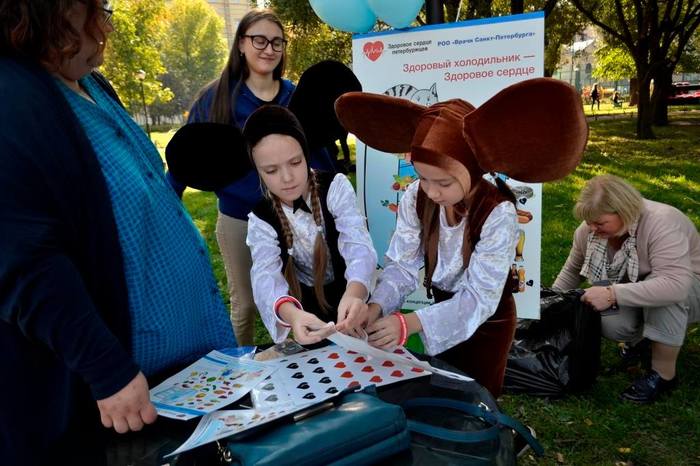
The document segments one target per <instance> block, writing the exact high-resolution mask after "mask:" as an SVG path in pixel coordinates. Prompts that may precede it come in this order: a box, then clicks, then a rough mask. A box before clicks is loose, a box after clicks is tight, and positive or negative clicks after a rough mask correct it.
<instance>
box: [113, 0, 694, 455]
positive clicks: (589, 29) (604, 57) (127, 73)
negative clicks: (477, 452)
mask: <svg viewBox="0 0 700 466" xmlns="http://www.w3.org/2000/svg"><path fill="white" fill-rule="evenodd" d="M256 3H257V2H252V4H251V2H247V1H245V0H209V1H205V0H172V1H165V0H118V1H115V2H114V7H115V14H114V24H115V29H116V32H115V33H114V34H112V36H111V37H110V44H109V47H108V49H107V58H106V61H105V65H104V66H103V67H102V71H103V72H104V73H105V74H106V75H107V77H108V78H109V79H110V80H111V81H112V83H113V84H114V86H115V88H116V89H117V91H118V93H119V95H120V97H121V98H122V100H123V102H124V104H125V106H126V108H127V109H128V110H129V111H130V113H131V114H132V115H133V116H134V118H135V119H136V120H137V121H138V122H139V123H140V124H142V126H143V127H144V129H145V130H146V131H148V132H149V133H150V134H151V137H152V139H153V140H154V142H155V143H156V145H157V146H158V148H159V149H160V150H161V152H162V151H163V149H164V147H165V145H166V144H167V142H168V141H169V139H170V137H171V136H172V134H173V132H174V130H175V129H177V128H178V127H179V126H180V125H182V124H183V122H184V120H185V119H186V116H187V110H188V109H189V107H190V105H191V103H192V102H193V100H194V99H195V98H196V96H197V94H198V92H199V90H200V89H201V87H202V86H204V85H206V84H207V83H208V82H210V81H212V80H213V79H216V77H217V76H218V74H219V73H220V72H221V69H222V67H223V66H224V63H225V61H226V58H227V55H228V50H229V46H230V43H231V42H232V40H233V37H234V34H235V31H236V27H237V24H238V21H239V20H240V18H241V17H242V16H243V15H244V14H245V13H246V12H247V11H249V9H250V8H252V7H254V6H256V5H255V4H256ZM261 4H262V5H261V6H269V7H272V8H274V9H275V10H276V11H277V13H278V14H279V15H280V17H281V18H282V20H283V21H284V23H285V26H286V30H287V33H288V35H289V40H290V42H289V46H288V49H287V56H288V66H287V76H288V77H289V78H291V79H293V80H295V79H297V78H298V76H299V75H300V74H301V72H303V70H304V69H306V68H307V67H308V66H309V65H311V64H313V63H316V62H318V61H320V60H323V59H329V58H332V59H336V60H340V61H342V62H345V63H347V64H348V65H351V34H350V33H347V32H342V31H338V30H335V29H333V28H331V27H329V26H327V25H326V24H325V23H323V22H322V21H321V20H320V19H319V18H318V17H317V16H316V15H315V14H314V12H313V11H312V9H311V7H310V5H309V3H308V2H307V1H306V0H270V1H266V2H261ZM618 5H619V8H616V6H618ZM535 10H544V11H545V16H546V22H545V34H546V41H545V74H546V75H547V76H552V77H554V78H557V79H561V80H563V81H566V82H568V83H570V84H571V85H573V86H575V87H576V89H577V90H578V91H579V92H580V93H581V96H582V105H584V110H585V111H586V113H587V115H589V121H590V127H591V133H590V141H589V144H588V148H587V150H586V153H585V155H584V158H583V162H582V163H581V165H580V166H579V167H578V169H577V170H576V171H575V172H574V173H573V174H571V175H570V176H568V177H567V178H566V179H564V180H562V181H559V182H556V183H546V184H545V185H544V196H543V210H544V211H546V212H548V215H547V216H546V217H545V218H544V221H543V228H542V231H543V235H542V240H543V241H542V257H543V261H542V276H541V279H542V283H543V284H544V285H545V286H546V285H549V284H551V283H552V282H553V281H554V278H555V277H556V274H557V273H558V271H559V269H560V268H561V266H562V265H563V263H564V261H565V259H566V256H567V255H568V251H569V247H570V245H571V239H572V235H573V231H574V229H575V227H576V226H577V222H576V221H575V220H574V218H573V216H572V213H571V212H572V207H573V204H574V202H575V199H576V196H577V194H578V192H579V190H580V189H581V187H582V186H583V184H584V182H585V181H586V180H588V179H590V178H591V177H592V176H595V175H597V174H601V173H613V174H616V175H618V176H621V177H623V178H626V179H627V180H629V181H630V182H632V183H633V184H634V185H635V186H636V187H637V188H638V189H639V190H640V191H641V193H642V195H644V196H645V197H648V198H651V199H654V200H657V201H660V202H665V203H668V204H671V205H674V206H676V207H677V208H679V209H680V210H681V211H683V212H684V213H686V215H688V216H689V217H690V218H691V219H692V220H693V222H694V223H695V225H696V226H700V105H698V103H700V102H698V99H697V98H695V99H693V98H689V99H686V100H684V104H683V105H671V106H669V105H668V104H669V102H671V103H672V102H673V94H674V93H677V92H679V91H678V89H688V88H689V87H688V86H684V87H683V86H678V85H676V86H674V85H672V83H674V82H675V83H678V82H683V83H690V84H693V83H696V84H697V83H698V82H700V74H699V72H700V32H699V30H698V24H700V6H698V5H697V3H696V2H693V1H676V0H669V1H646V2H633V1H627V0H614V1H613V0H599V1H585V0H571V1H566V0H539V1H522V0H521V1H517V0H515V1H511V0H478V1H465V0H462V1H460V0H444V1H443V8H442V12H441V13H442V14H443V16H444V20H445V21H450V22H451V21H455V20H457V19H458V20H460V21H462V20H468V19H476V18H483V17H492V16H499V15H505V14H511V13H522V12H529V11H535ZM675 13H677V14H675ZM427 21H428V18H427V17H426V12H425V11H421V12H420V13H419V15H418V17H417V18H416V21H415V22H414V26H420V25H422V24H425V23H426V22H427ZM386 28H389V26H388V25H386V24H383V23H382V22H381V21H380V22H379V23H378V24H377V25H376V29H377V30H382V29H386ZM594 83H598V84H599V86H600V87H602V88H603V90H604V91H603V97H602V101H601V105H600V108H599V109H598V108H597V107H593V108H591V105H590V90H591V88H592V85H593V84H594ZM690 87H692V86H690ZM614 90H618V92H619V93H620V95H621V97H622V101H623V104H622V105H621V106H618V107H614V106H613V103H612V93H613V91H614ZM685 93H686V94H687V91H685ZM676 100H678V99H676ZM350 147H351V149H352V150H354V144H353V141H352V139H351V140H350ZM353 160H354V153H353ZM351 178H352V179H353V180H354V177H353V176H352V173H351ZM183 200H184V202H185V204H186V205H187V207H188V210H189V211H190V213H191V215H192V217H193V220H194V222H195V224H196V225H197V227H198V228H199V229H200V231H201V232H202V234H203V235H204V237H205V238H206V240H207V243H208V245H209V249H210V253H211V257H212V262H213V264H214V269H215V273H216V277H217V280H218V282H219V286H220V289H221V292H222V294H223V296H224V297H225V299H226V301H227V302H228V296H227V295H226V286H225V280H226V278H225V273H224V270H223V263H222V260H221V257H220V255H219V251H218V247H217V244H216V239H215V234H214V227H215V223H216V212H217V208H216V198H215V197H214V196H213V195H212V194H209V193H203V192H199V191H195V190H190V189H188V190H187V191H186V192H185V194H184V197H183ZM698 328H699V327H698V326H697V325H695V326H693V327H691V329H690V330H689V334H688V338H687V341H686V344H685V346H684V349H683V351H682V352H681V356H680V358H679V363H678V372H679V376H680V380H681V384H680V386H679V388H678V389H677V390H675V391H674V392H672V394H671V395H670V396H667V397H665V398H663V399H662V400H661V401H659V402H657V403H655V404H654V405H651V406H641V407H640V406H637V405H632V404H628V403H622V402H620V401H619V400H618V394H619V393H620V392H621V391H622V390H623V389H624V388H625V387H626V386H627V385H628V383H629V382H630V380H631V379H632V378H633V377H634V376H635V375H636V374H633V373H627V372H611V373H602V374H601V375H600V376H599V378H598V382H597V383H596V384H595V385H594V386H593V388H591V389H590V390H588V391H586V392H583V393H581V394H578V395H576V396H568V397H566V398H565V399H562V400H546V399H536V398H532V397H528V396H522V395H518V396H515V395H504V396H503V397H502V399H501V404H502V406H503V408H504V409H505V410H506V412H508V413H510V414H512V415H514V416H516V417H518V418H519V419H520V420H521V421H523V422H525V423H527V424H528V425H530V426H532V427H533V428H534V429H535V430H536V432H537V434H538V437H539V438H540V439H541V441H542V443H543V445H544V446H545V449H546V452H547V453H546V456H545V458H544V459H541V460H536V459H535V458H534V457H533V456H531V455H526V456H525V457H524V458H523V459H521V463H522V464H535V463H537V464H556V465H559V464H576V465H598V464H601V465H615V466H622V465H625V466H632V465H638V466H640V465H700V440H699V439H700V419H699V417H700V391H699V390H698V389H697V387H698V386H700V332H699V331H698ZM269 341H270V340H269V336H268V335H267V332H266V330H265V329H264V327H263V326H262V324H261V323H260V322H259V321H258V325H257V331H256V343H258V344H262V343H266V342H269ZM616 362H617V347H616V346H615V345H614V344H613V343H611V342H605V343H604V347H603V368H604V369H605V368H610V367H613V366H614V365H615V364H616Z"/></svg>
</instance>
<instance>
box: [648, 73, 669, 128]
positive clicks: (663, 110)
mask: <svg viewBox="0 0 700 466" xmlns="http://www.w3.org/2000/svg"><path fill="white" fill-rule="evenodd" d="M672 82H673V70H672V69H669V68H668V67H665V66H664V67H663V68H661V70H659V72H658V73H656V74H655V76H654V93H653V94H652V95H651V105H652V107H653V108H654V118H653V120H652V121H653V123H654V125H656V126H667V125H668V96H669V95H670V93H671V83H672Z"/></svg>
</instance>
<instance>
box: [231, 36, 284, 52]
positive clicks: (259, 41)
mask: <svg viewBox="0 0 700 466" xmlns="http://www.w3.org/2000/svg"><path fill="white" fill-rule="evenodd" d="M242 37H247V38H249V39H250V43H251V44H253V47H255V48H256V49H258V50H265V49H266V48H267V44H270V45H272V50H274V51H275V52H283V51H284V48H285V47H286V46H287V40H286V39H282V38H281V37H275V38H274V39H272V40H270V39H268V38H267V37H265V36H260V35H255V36H249V35H247V34H244V35H243V36H242Z"/></svg>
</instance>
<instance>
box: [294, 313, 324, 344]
mask: <svg viewBox="0 0 700 466" xmlns="http://www.w3.org/2000/svg"><path fill="white" fill-rule="evenodd" d="M288 322H289V324H290V325H291V326H292V331H293V332H294V339H295V340H296V341H297V343H299V344H301V345H311V344H314V343H318V342H319V341H321V340H323V339H324V338H326V337H327V336H329V335H330V334H332V333H333V332H335V329H334V327H333V323H332V322H329V323H326V322H324V321H322V320H321V319H319V318H318V317H316V316H315V315H313V314H311V313H310V312H306V311H304V310H301V309H297V310H296V312H294V313H293V314H292V315H290V316H289V320H288Z"/></svg>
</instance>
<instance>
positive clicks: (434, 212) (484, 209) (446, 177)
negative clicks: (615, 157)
mask: <svg viewBox="0 0 700 466" xmlns="http://www.w3.org/2000/svg"><path fill="white" fill-rule="evenodd" d="M544 101H547V102H549V103H548V105H547V106H546V107H543V106H541V105H540V104H539V102H544ZM336 112H337V114H338V117H339V119H340V121H341V123H342V124H343V125H344V126H345V127H346V129H348V131H350V132H351V133H353V134H355V135H356V136H357V137H358V138H359V139H361V140H362V141H363V142H365V143H366V144H368V145H369V146H372V147H375V148H377V149H379V150H382V151H385V152H391V153H407V154H408V155H407V156H408V157H409V158H410V160H411V161H412V162H413V165H414V168H415V169H416V172H417V174H418V175H419V180H418V181H415V182H414V183H413V184H412V185H410V186H409V187H408V188H407V190H406V192H405V194H404V196H403V198H402V201H401V204H400V206H399V213H398V219H397V224H396V230H395V233H394V236H393V238H392V241H391V244H390V246H389V249H388V250H387V252H386V260H385V264H386V265H385V267H384V270H383V272H382V274H381V275H380V277H379V280H378V283H377V287H376V289H375V291H374V293H373V295H372V297H371V298H370V301H369V302H370V310H369V311H370V322H371V324H370V325H369V326H368V328H367V331H368V332H369V333H370V343H372V344H373V345H375V346H378V347H382V348H390V347H392V346H394V345H397V344H403V343H404V342H405V341H406V338H407V337H408V336H409V335H410V334H413V333H420V336H421V338H422V340H423V343H424V345H425V348H426V351H427V352H428V354H431V355H438V357H439V358H440V359H443V360H445V361H446V362H448V363H450V364H452V365H453V366H455V367H457V368H459V369H461V370H462V371H464V372H465V373H467V374H468V375H470V376H472V377H474V378H475V379H476V380H477V381H478V382H479V383H481V384H482V385H483V386H484V387H486V388H487V389H488V390H489V391H490V392H491V393H492V394H493V395H495V396H498V395H499V394H500V393H501V388H502V383H503V374H504V371H505V364H506V359H507V354H508V351H509V348H510V344H511V341H512V338H513V334H514V330H515V302H514V300H513V296H512V291H511V290H512V287H511V285H510V284H509V283H508V282H507V278H508V276H509V268H510V264H511V262H512V259H513V254H514V251H515V244H516V242H517V235H516V232H517V228H516V225H517V215H516V209H515V205H514V201H515V198H514V196H513V194H512V193H511V192H510V191H509V189H508V188H507V186H506V185H505V183H503V182H502V181H501V180H500V179H498V178H496V180H497V185H493V184H492V183H490V182H488V181H487V180H485V179H484V177H483V175H484V174H485V173H489V172H499V173H505V174H506V175H508V176H510V177H513V178H515V179H518V180H520V181H525V182H542V181H550V180H555V179H558V178H562V177H564V176H566V175H567V174H568V173H570V172H571V171H573V169H574V168H575V167H576V165H577V164H578V162H579V161H580V158H581V155H582V153H583V149H584V147H585V143H586V139H587V134H588V129H587V125H586V121H585V117H584V115H583V111H582V108H581V102H580V98H579V96H578V95H577V93H576V91H575V90H574V89H573V88H572V87H571V86H569V85H567V84H565V83H562V82H561V81H555V80H552V79H545V78H542V79H534V80H530V81H526V82H522V83H519V84H515V85H513V86H510V87H508V88H506V89H505V90H503V91H501V92H500V93H499V94H497V95H496V96H494V97H493V98H491V99H490V100H489V101H487V102H486V103H485V104H483V105H482V106H481V107H480V108H478V109H475V108H474V107H473V106H472V105H470V104H469V103H467V102H465V101H462V100H457V99H456V100H450V101H447V102H443V103H438V104H435V105H433V106H431V107H427V108H426V107H424V106H421V105H417V104H414V103H412V102H409V101H407V100H403V99H398V98H394V97H389V96H384V95H377V94H368V93H360V92H353V93H348V94H345V95H343V96H342V97H341V98H340V99H338V101H337V102H336ZM423 266H425V283H424V285H425V287H426V289H427V291H428V293H429V295H433V296H434V297H435V304H433V305H431V306H428V307H426V308H423V309H419V310H417V311H415V312H412V313H409V314H405V315H403V314H401V313H400V312H396V311H397V309H400V308H401V305H402V303H403V301H404V299H405V298H406V296H407V295H408V294H410V293H411V292H412V291H413V290H414V289H415V288H416V287H417V286H418V273H419V270H420V268H421V267H423ZM375 319H376V320H375Z"/></svg>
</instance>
